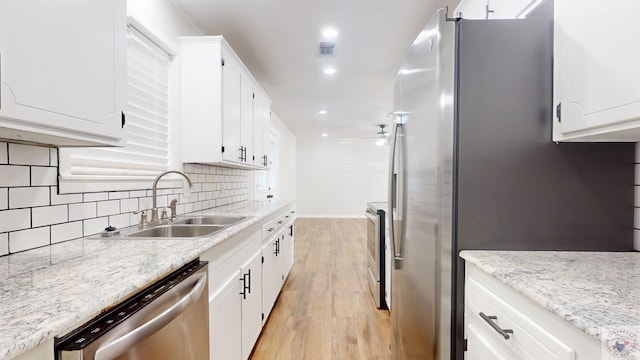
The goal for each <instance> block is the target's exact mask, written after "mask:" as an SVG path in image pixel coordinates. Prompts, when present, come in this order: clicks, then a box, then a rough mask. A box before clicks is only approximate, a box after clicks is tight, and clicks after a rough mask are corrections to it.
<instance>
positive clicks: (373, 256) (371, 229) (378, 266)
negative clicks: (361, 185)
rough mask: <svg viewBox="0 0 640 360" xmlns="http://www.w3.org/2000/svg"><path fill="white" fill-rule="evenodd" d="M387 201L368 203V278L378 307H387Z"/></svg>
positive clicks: (366, 213)
mask: <svg viewBox="0 0 640 360" xmlns="http://www.w3.org/2000/svg"><path fill="white" fill-rule="evenodd" d="M386 208H387V203H382V202H370V203H367V210H366V212H365V215H366V217H367V279H368V283H369V290H371V294H372V295H373V301H374V302H375V304H376V307H377V308H378V309H386V308H387V303H386V298H385V288H386V286H385V285H386V280H385V267H386V266H385V264H386V263H385V232H386V219H385V209H386Z"/></svg>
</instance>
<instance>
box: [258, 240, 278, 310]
mask: <svg viewBox="0 0 640 360" xmlns="http://www.w3.org/2000/svg"><path fill="white" fill-rule="evenodd" d="M276 239H277V237H275V236H274V237H272V238H271V240H269V242H267V243H266V244H264V245H263V246H262V257H263V258H264V263H263V264H262V312H263V313H264V320H263V322H266V321H267V318H268V317H269V314H271V310H272V309H273V304H274V303H275V301H276V297H277V296H278V291H277V289H278V287H279V286H278V282H279V278H280V267H279V262H278V257H277V256H276Z"/></svg>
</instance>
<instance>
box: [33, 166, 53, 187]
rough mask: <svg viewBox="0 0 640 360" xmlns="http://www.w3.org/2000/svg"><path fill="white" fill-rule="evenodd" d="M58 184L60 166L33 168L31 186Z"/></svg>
mask: <svg viewBox="0 0 640 360" xmlns="http://www.w3.org/2000/svg"><path fill="white" fill-rule="evenodd" d="M57 184H58V168H55V167H41V166H34V167H32V168H31V186H48V185H54V186H55V185H57Z"/></svg>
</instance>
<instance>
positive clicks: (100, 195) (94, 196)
mask: <svg viewBox="0 0 640 360" xmlns="http://www.w3.org/2000/svg"><path fill="white" fill-rule="evenodd" d="M108 199H109V195H108V194H107V193H106V192H97V193H86V194H84V196H83V200H82V201H84V202H89V201H103V200H108Z"/></svg>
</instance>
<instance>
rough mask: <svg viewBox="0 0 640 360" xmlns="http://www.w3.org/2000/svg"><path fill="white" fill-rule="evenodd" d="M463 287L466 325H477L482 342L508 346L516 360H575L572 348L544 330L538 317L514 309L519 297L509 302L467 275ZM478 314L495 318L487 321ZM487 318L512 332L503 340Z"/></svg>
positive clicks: (489, 344) (494, 345) (506, 347)
mask: <svg viewBox="0 0 640 360" xmlns="http://www.w3.org/2000/svg"><path fill="white" fill-rule="evenodd" d="M465 289H466V295H465V296H466V297H465V298H466V306H465V312H466V317H467V324H468V325H469V326H470V327H472V328H473V327H477V328H478V330H477V331H478V332H480V331H482V333H483V334H484V336H485V337H486V338H487V341H483V343H484V344H488V346H489V347H503V348H505V349H509V351H510V352H512V353H513V354H514V355H515V356H516V358H519V359H549V360H550V359H558V360H573V359H575V356H576V355H575V351H574V349H572V348H571V347H569V346H568V345H567V344H565V343H564V342H562V341H560V340H559V339H558V338H556V337H555V336H553V335H552V334H551V333H549V332H548V331H546V330H545V329H544V328H543V327H542V326H541V324H540V323H539V322H538V320H536V319H532V318H530V317H529V316H527V315H525V314H524V313H523V312H521V311H519V310H518V309H517V303H518V301H517V300H518V299H516V298H515V297H514V298H513V299H509V300H510V301H509V302H507V301H504V300H503V299H501V298H499V297H498V296H496V294H494V293H493V292H492V291H491V290H490V289H488V288H487V287H485V286H484V285H483V284H481V283H480V282H479V281H478V280H476V279H475V278H474V277H468V278H467V280H466V284H465ZM480 313H483V314H484V315H486V316H490V317H495V318H492V319H488V320H487V319H484V318H482V317H481V315H480ZM489 321H492V322H493V323H494V324H496V326H498V327H499V328H501V329H509V330H512V331H513V333H508V334H507V335H508V336H509V338H508V339H505V338H504V337H503V336H502V335H500V334H499V333H498V331H497V330H494V329H493V328H492V326H491V325H490V324H489ZM483 327H484V328H483ZM469 345H470V346H471V345H473V343H472V342H470V344H469ZM477 346H479V345H477ZM469 359H472V358H471V357H469Z"/></svg>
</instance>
